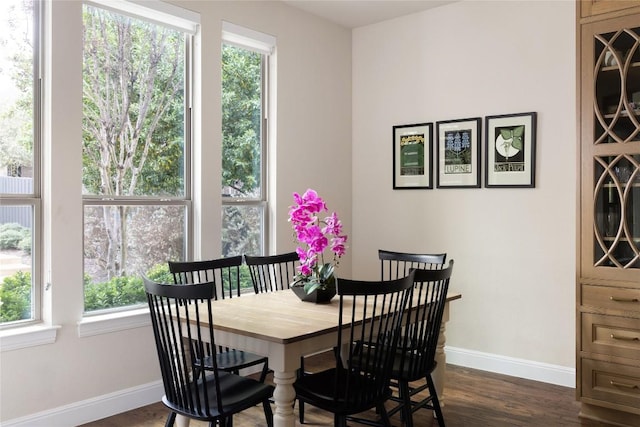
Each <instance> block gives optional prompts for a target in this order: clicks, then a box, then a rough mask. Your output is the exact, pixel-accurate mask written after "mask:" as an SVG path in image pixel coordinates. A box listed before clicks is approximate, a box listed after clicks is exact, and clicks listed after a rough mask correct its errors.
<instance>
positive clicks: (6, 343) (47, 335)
mask: <svg viewBox="0 0 640 427" xmlns="http://www.w3.org/2000/svg"><path fill="white" fill-rule="evenodd" d="M60 328H61V326H60V325H53V326H50V325H44V324H39V325H32V326H25V327H20V328H15V329H7V330H4V331H2V332H0V352H2V353H4V352H5V351H12V350H19V349H21V348H27V347H35V346H39V345H44V344H53V343H54V342H55V341H56V337H57V334H58V329H60Z"/></svg>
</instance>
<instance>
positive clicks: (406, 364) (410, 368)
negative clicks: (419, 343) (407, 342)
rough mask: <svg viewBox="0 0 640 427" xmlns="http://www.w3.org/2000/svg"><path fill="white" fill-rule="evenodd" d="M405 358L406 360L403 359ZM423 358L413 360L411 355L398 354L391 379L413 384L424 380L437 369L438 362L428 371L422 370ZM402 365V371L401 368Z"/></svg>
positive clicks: (418, 357)
mask: <svg viewBox="0 0 640 427" xmlns="http://www.w3.org/2000/svg"><path fill="white" fill-rule="evenodd" d="M403 357H404V358H405V359H404V360H403V359H402V358H403ZM421 358H422V356H416V357H415V359H413V358H412V357H411V356H409V355H405V356H403V355H401V354H397V355H396V357H395V359H394V361H393V369H392V370H391V378H392V379H395V380H400V381H408V382H413V381H417V380H421V379H422V380H423V379H424V378H425V376H426V375H427V374H429V373H431V372H433V370H434V369H435V368H436V365H437V362H436V361H434V362H433V364H432V365H431V366H428V367H427V369H426V370H424V369H422V368H421V366H422V365H423V364H422V363H420V362H421V360H420V359H421ZM401 365H402V369H400V368H401Z"/></svg>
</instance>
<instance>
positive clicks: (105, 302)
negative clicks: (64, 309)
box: [84, 263, 173, 311]
mask: <svg viewBox="0 0 640 427" xmlns="http://www.w3.org/2000/svg"><path fill="white" fill-rule="evenodd" d="M146 276H147V277H148V278H149V279H151V280H154V281H156V282H160V283H173V276H172V275H171V273H169V266H168V265H167V263H161V264H156V265H154V266H153V267H151V269H149V271H148V272H147V274H146ZM146 302H147V297H146V294H145V292H144V284H143V281H142V277H140V276H125V277H114V278H112V279H111V280H109V281H108V282H105V283H92V282H91V278H90V277H89V276H87V275H85V280H84V309H85V311H94V310H103V309H107V308H116V307H124V306H128V305H136V304H145V303H146Z"/></svg>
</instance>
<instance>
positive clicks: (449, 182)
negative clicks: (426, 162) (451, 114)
mask: <svg viewBox="0 0 640 427" xmlns="http://www.w3.org/2000/svg"><path fill="white" fill-rule="evenodd" d="M481 152H482V118H480V117H472V118H468V119H457V120H443V121H439V122H436V169H437V174H436V187H437V188H480V186H481V176H482V175H481V173H480V169H481V168H482V163H481V161H480V159H481Z"/></svg>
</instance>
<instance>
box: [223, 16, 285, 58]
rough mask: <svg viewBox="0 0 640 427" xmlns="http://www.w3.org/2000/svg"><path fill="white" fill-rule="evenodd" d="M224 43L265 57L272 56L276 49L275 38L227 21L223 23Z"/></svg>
mask: <svg viewBox="0 0 640 427" xmlns="http://www.w3.org/2000/svg"><path fill="white" fill-rule="evenodd" d="M222 42H223V43H225V44H230V45H234V46H236V47H241V48H243V49H247V50H252V51H254V52H258V53H261V54H263V55H272V54H273V53H274V50H275V47H276V38H275V37H274V36H272V35H269V34H265V33H261V32H259V31H255V30H252V29H250V28H246V27H241V26H240V25H236V24H232V23H231V22H227V21H222Z"/></svg>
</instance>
